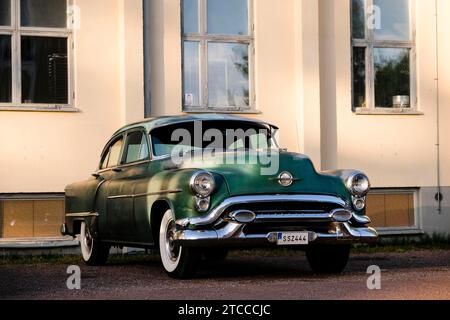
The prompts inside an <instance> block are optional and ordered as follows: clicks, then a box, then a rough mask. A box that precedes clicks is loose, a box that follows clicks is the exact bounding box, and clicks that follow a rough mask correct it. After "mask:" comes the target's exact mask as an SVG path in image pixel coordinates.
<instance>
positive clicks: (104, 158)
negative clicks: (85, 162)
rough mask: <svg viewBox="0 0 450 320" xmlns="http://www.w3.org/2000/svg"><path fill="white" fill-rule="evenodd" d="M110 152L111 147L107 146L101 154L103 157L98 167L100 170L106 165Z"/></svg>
mask: <svg viewBox="0 0 450 320" xmlns="http://www.w3.org/2000/svg"><path fill="white" fill-rule="evenodd" d="M110 153H111V148H108V149H107V150H106V151H105V154H104V155H103V158H102V162H101V165H100V169H101V170H103V169H106V168H107V167H108V160H109V155H110Z"/></svg>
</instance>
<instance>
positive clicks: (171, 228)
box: [166, 221, 180, 262]
mask: <svg viewBox="0 0 450 320" xmlns="http://www.w3.org/2000/svg"><path fill="white" fill-rule="evenodd" d="M175 232H176V227H175V222H174V221H170V223H169V224H168V225H167V230H166V251H167V255H168V257H169V259H170V260H172V261H174V262H175V261H177V259H178V256H179V255H180V247H175V245H174V237H175Z"/></svg>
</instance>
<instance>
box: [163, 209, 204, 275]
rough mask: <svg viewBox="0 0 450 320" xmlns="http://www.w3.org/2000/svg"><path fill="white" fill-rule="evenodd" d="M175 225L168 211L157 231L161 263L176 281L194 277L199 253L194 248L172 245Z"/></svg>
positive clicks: (199, 256) (170, 212)
mask: <svg viewBox="0 0 450 320" xmlns="http://www.w3.org/2000/svg"><path fill="white" fill-rule="evenodd" d="M175 232H176V224H175V220H174V219H173V214H172V211H171V210H168V211H167V212H166V213H165V214H164V216H163V218H162V221H161V226H160V231H159V252H160V255H161V262H162V264H163V266H164V269H165V270H166V272H167V274H168V275H169V276H170V277H172V278H176V279H186V278H190V277H192V276H194V275H195V273H196V271H197V266H198V262H199V260H200V258H201V255H200V252H199V251H198V250H196V249H195V248H183V247H179V246H178V247H177V246H175V245H174V243H173V240H174V236H175Z"/></svg>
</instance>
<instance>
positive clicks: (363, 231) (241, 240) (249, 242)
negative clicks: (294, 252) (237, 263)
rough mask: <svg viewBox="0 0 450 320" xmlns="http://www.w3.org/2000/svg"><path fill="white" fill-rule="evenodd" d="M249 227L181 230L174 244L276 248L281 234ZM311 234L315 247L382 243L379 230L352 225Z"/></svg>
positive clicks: (341, 225) (235, 226)
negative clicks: (247, 231)
mask: <svg viewBox="0 0 450 320" xmlns="http://www.w3.org/2000/svg"><path fill="white" fill-rule="evenodd" d="M244 228H245V224H240V223H236V222H229V223H228V224H227V225H226V226H225V227H223V228H222V229H218V230H180V231H178V232H176V234H175V236H174V244H175V245H177V246H183V247H205V246H206V247H211V246H270V245H276V244H277V239H278V234H279V232H270V233H267V234H245V233H244ZM305 232H307V233H308V234H309V243H310V244H311V245H313V244H343V243H374V242H376V241H378V233H377V231H376V230H375V229H373V228H369V227H365V228H355V227H352V226H351V225H350V223H348V222H346V223H341V224H337V225H336V228H335V230H333V232H330V233H316V232H312V231H305Z"/></svg>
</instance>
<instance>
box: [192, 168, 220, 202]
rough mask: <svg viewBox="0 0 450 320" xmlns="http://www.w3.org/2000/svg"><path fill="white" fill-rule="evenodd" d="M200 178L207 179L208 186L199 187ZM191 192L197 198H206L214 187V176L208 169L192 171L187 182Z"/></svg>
mask: <svg viewBox="0 0 450 320" xmlns="http://www.w3.org/2000/svg"><path fill="white" fill-rule="evenodd" d="M201 179H209V188H208V189H205V188H202V187H200V183H201V181H200V180H201ZM189 186H190V188H191V190H192V192H193V193H194V194H195V195H196V196H197V197H199V198H208V197H209V196H210V195H211V194H212V193H213V192H214V190H215V189H216V181H215V179H214V176H213V175H212V174H211V173H210V172H208V171H198V172H196V173H194V174H193V175H192V177H191V181H190V182H189Z"/></svg>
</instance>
